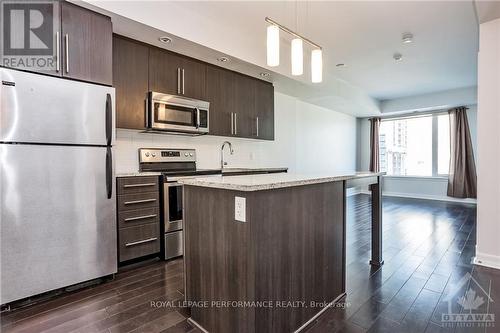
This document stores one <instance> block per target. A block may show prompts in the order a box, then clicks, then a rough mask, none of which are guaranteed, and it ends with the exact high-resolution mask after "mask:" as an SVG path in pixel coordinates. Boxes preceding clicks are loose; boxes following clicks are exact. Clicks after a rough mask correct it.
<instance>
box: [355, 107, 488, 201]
mask: <svg viewBox="0 0 500 333" xmlns="http://www.w3.org/2000/svg"><path fill="white" fill-rule="evenodd" d="M468 107H469V109H468V110H467V118H468V120H469V128H470V134H471V140H472V148H473V150H474V158H475V160H476V161H477V160H478V159H477V113H478V112H477V106H476V105H469V106H468ZM358 126H359V129H358V131H359V141H360V142H359V154H358V160H359V162H358V163H359V168H358V169H359V170H368V169H369V167H370V122H369V120H368V119H360V120H359V121H358ZM476 164H477V163H476ZM447 188H448V180H447V178H443V177H404V176H403V177H394V176H386V177H384V185H383V193H384V194H385V195H391V196H400V197H410V198H423V199H436V200H450V201H459V202H476V200H474V199H456V198H450V197H448V196H447V195H446V192H447Z"/></svg>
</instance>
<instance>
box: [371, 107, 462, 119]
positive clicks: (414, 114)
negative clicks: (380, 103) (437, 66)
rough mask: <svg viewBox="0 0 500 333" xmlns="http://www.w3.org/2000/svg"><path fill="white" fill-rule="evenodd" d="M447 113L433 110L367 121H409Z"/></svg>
mask: <svg viewBox="0 0 500 333" xmlns="http://www.w3.org/2000/svg"><path fill="white" fill-rule="evenodd" d="M465 109H466V110H469V108H468V107H465ZM450 110H451V109H450ZM447 113H448V110H442V109H441V110H433V111H413V112H410V113H403V114H397V115H387V116H380V117H370V118H368V120H371V119H373V118H380V120H392V119H410V118H421V117H428V116H431V115H440V114H447Z"/></svg>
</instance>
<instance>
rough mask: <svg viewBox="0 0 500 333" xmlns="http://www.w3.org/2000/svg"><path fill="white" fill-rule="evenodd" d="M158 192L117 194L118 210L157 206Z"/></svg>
mask: <svg viewBox="0 0 500 333" xmlns="http://www.w3.org/2000/svg"><path fill="white" fill-rule="evenodd" d="M158 205H159V193H158V191H156V192H147V193H138V194H125V195H119V196H118V211H119V212H121V211H124V210H132V209H134V210H135V209H142V208H151V207H158Z"/></svg>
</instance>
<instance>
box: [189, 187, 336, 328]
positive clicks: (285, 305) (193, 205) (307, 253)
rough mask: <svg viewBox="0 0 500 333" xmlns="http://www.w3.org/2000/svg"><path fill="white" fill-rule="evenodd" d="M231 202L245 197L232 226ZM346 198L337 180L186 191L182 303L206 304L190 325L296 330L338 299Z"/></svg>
mask: <svg viewBox="0 0 500 333" xmlns="http://www.w3.org/2000/svg"><path fill="white" fill-rule="evenodd" d="M235 197H243V198H245V199H246V222H240V221H237V220H235ZM344 200H345V196H344V184H343V182H342V181H338V182H330V183H323V184H312V185H305V186H296V187H289V188H281V189H274V190H264V191H253V192H239V191H232V190H224V189H215V188H208V187H199V186H187V185H186V186H184V221H185V222H184V223H185V224H184V234H185V253H184V261H185V265H186V266H185V267H186V271H185V278H186V300H187V301H193V302H199V301H206V302H208V304H209V305H208V306H206V307H205V306H203V307H197V306H195V307H192V308H191V318H192V320H194V321H196V322H197V323H199V324H200V325H201V326H203V327H204V328H205V329H206V330H207V331H209V332H218V333H232V332H240V333H257V332H258V333H272V332H294V331H295V330H297V329H298V328H299V327H301V326H302V325H303V324H305V323H306V322H307V321H308V320H309V319H311V318H312V317H313V316H315V315H316V314H317V313H318V312H319V311H321V309H323V307H324V306H325V304H329V303H330V302H333V301H335V300H338V299H339V297H341V296H342V295H344V292H345V285H344V281H345V280H344V279H345V260H344V248H345V219H344V218H345V215H344V203H345V201H344ZM224 301H226V302H227V301H242V302H247V303H245V304H248V306H242V305H240V306H238V304H237V303H236V304H235V303H231V304H229V306H222V305H221V304H223V303H222V302H224ZM252 302H255V303H252ZM259 302H260V303H259ZM263 302H267V303H263ZM299 302H304V303H299ZM240 304H243V303H240ZM259 304H260V305H259ZM266 304H267V305H268V306H266ZM270 304H271V305H272V306H269V305H270ZM291 304H295V305H299V306H297V307H292V306H290V305H291ZM311 304H315V305H317V306H311ZM218 305H221V306H218Z"/></svg>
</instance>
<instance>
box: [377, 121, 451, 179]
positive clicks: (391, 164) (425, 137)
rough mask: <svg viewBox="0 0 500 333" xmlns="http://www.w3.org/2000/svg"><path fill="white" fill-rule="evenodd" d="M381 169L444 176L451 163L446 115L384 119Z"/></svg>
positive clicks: (408, 174) (401, 174)
mask: <svg viewBox="0 0 500 333" xmlns="http://www.w3.org/2000/svg"><path fill="white" fill-rule="evenodd" d="M379 140H380V142H379V147H380V151H379V153H380V170H381V171H384V172H387V175H392V176H427V177H431V176H445V175H447V174H448V167H449V162H450V125H449V120H448V115H447V114H440V115H429V116H423V117H415V118H400V119H391V120H382V122H381V124H380V136H379Z"/></svg>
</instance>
